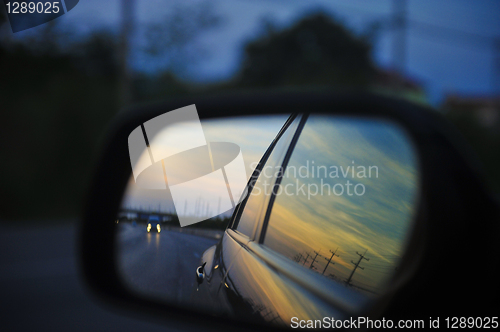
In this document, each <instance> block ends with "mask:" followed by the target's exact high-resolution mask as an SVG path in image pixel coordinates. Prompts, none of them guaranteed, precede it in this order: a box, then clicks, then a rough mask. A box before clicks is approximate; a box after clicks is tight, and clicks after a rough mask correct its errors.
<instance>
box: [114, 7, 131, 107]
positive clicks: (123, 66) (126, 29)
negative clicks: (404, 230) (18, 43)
mask: <svg viewBox="0 0 500 332" xmlns="http://www.w3.org/2000/svg"><path fill="white" fill-rule="evenodd" d="M134 10H135V0H121V28H120V29H121V31H120V45H119V49H118V51H119V53H120V83H119V85H120V86H119V89H120V90H119V93H120V96H119V98H120V107H121V108H125V107H128V106H129V105H130V103H131V102H132V88H131V86H132V78H131V72H130V64H129V58H130V40H131V37H132V34H133V30H134Z"/></svg>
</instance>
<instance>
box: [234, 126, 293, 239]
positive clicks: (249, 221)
mask: <svg viewBox="0 0 500 332" xmlns="http://www.w3.org/2000/svg"><path fill="white" fill-rule="evenodd" d="M299 121H300V116H299V117H296V118H295V120H294V121H293V122H292V123H291V124H290V126H289V127H288V128H287V129H286V131H285V132H284V133H283V135H282V136H281V138H280V139H279V141H278V142H277V143H276V146H275V147H274V149H273V151H272V152H271V154H270V155H269V158H268V159H267V162H266V167H265V168H264V169H265V170H266V171H265V172H261V173H260V174H259V178H258V181H257V182H256V183H255V186H254V187H253V189H252V191H251V193H250V196H249V197H248V200H247V202H246V204H245V206H244V210H243V213H242V214H241V217H240V219H239V221H238V225H237V226H236V230H237V231H239V232H241V233H243V234H245V235H246V236H248V237H252V235H253V231H254V228H255V224H256V223H257V221H258V220H260V219H261V217H263V214H264V213H265V211H264V208H265V206H267V204H266V202H267V200H268V199H269V197H270V194H271V190H272V186H273V185H274V182H275V179H276V174H275V172H274V169H275V168H276V166H277V167H280V166H281V164H282V163H283V158H284V157H285V154H286V151H287V149H288V147H289V145H290V142H291V140H292V138H293V135H294V134H295V131H296V130H297V127H298V124H299Z"/></svg>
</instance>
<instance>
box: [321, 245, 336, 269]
mask: <svg viewBox="0 0 500 332" xmlns="http://www.w3.org/2000/svg"><path fill="white" fill-rule="evenodd" d="M337 250H339V247H337V249H335V251H331V250H330V252H331V253H332V255H331V256H330V259H327V258H325V259H326V261H327V263H326V266H325V268H324V270H323V272H322V273H321V274H325V272H326V269H327V268H328V265H330V263H332V259H333V256H337V257H339V255H337ZM332 264H335V262H333V263H332Z"/></svg>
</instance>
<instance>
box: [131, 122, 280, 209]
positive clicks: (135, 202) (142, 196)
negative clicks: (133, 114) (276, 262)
mask: <svg viewBox="0 0 500 332" xmlns="http://www.w3.org/2000/svg"><path fill="white" fill-rule="evenodd" d="M288 117H289V115H279V116H266V117H262V116H260V117H251V116H250V117H249V116H247V117H234V118H225V119H212V120H202V121H201V123H202V128H203V132H204V135H205V139H206V141H207V142H209V143H211V142H229V143H234V144H236V145H238V146H239V148H240V149H241V153H242V156H243V162H244V165H245V170H246V176H247V179H248V178H249V177H250V175H251V173H252V172H253V170H254V168H255V166H256V164H257V163H258V162H259V161H260V158H261V157H262V155H263V154H264V152H265V151H266V150H267V148H268V147H269V145H270V144H271V142H272V140H273V139H274V138H275V137H276V134H277V133H278V132H279V130H280V129H281V127H282V126H283V124H284V123H285V121H286V119H287V118H288ZM176 130H177V129H176V126H171V127H169V129H168V130H165V131H163V132H160V133H159V134H158V135H157V136H155V138H153V140H152V141H155V140H157V141H161V140H162V139H164V138H165V137H168V136H170V135H171V134H172V133H174V132H175V131H176ZM184 130H186V128H184ZM165 149H168V147H165ZM219 150H220V149H219ZM230 152H231V154H232V153H233V152H234V151H230ZM141 158H146V159H149V155H148V152H147V151H146V150H145V151H144V153H143V155H142V156H141ZM222 158H223V157H222ZM233 158H234V156H233V157H232V158H230V159H233ZM189 165H195V164H193V163H189ZM196 165H197V168H196V169H194V172H199V169H198V168H199V167H204V166H207V167H209V168H211V166H210V164H208V165H201V164H196ZM176 170H177V171H179V169H176ZM182 171H183V172H187V171H189V170H188V169H184V170H182ZM154 174H155V173H154V172H148V170H146V171H144V172H142V173H141V175H139V177H138V181H142V182H143V183H151V182H155V181H160V182H163V183H164V181H165V179H164V178H163V177H161V178H157V177H155V175H154ZM182 176H183V177H184V178H189V176H187V175H185V174H183V175H182ZM193 178H194V176H193ZM167 182H168V179H167ZM122 206H123V207H130V208H134V209H141V210H145V211H148V210H149V209H151V210H153V211H161V212H174V211H175V208H174V205H173V201H172V196H171V194H170V191H169V189H168V187H167V189H163V190H152V189H142V188H139V187H138V186H137V185H136V183H135V181H134V179H133V177H131V178H130V181H129V183H128V187H127V191H126V194H125V196H124V199H123V203H122Z"/></svg>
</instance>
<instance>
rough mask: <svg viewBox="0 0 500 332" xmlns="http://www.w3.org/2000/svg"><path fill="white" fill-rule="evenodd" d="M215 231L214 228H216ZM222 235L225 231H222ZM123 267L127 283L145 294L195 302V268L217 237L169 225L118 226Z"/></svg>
mask: <svg viewBox="0 0 500 332" xmlns="http://www.w3.org/2000/svg"><path fill="white" fill-rule="evenodd" d="M212 232H213V231H212ZM220 234H222V232H220ZM117 236H118V248H119V250H118V255H119V259H118V262H119V266H120V269H121V271H122V275H123V276H124V278H123V279H124V280H125V281H126V283H127V284H128V285H129V286H130V287H131V288H132V289H134V290H136V291H138V292H140V293H141V294H144V295H148V296H154V297H160V298H163V299H168V300H169V301H173V302H175V303H185V304H193V303H192V302H191V294H192V292H193V290H195V289H196V285H195V284H196V282H195V270H196V268H197V267H198V266H199V264H200V257H201V256H202V255H203V252H204V251H205V250H207V249H208V248H209V247H211V246H212V245H214V244H215V243H217V241H218V240H217V239H216V238H209V237H203V236H197V235H192V234H187V233H180V232H178V231H169V230H167V229H166V228H165V229H162V231H161V232H160V233H156V232H152V233H147V231H146V227H145V226H142V225H137V226H133V225H131V224H129V223H120V224H119V225H118V234H117Z"/></svg>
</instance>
